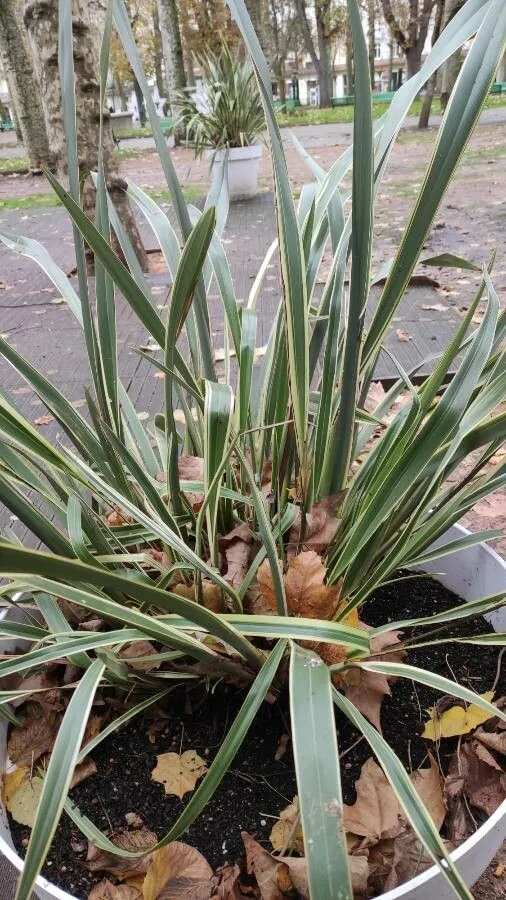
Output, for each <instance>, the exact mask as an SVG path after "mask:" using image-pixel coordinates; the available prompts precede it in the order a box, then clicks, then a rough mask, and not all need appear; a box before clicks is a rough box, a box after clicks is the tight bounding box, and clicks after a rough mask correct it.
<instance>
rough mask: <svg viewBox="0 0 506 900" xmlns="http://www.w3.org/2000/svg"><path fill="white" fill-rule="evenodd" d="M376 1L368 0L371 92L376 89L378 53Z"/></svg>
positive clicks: (368, 47) (368, 48)
mask: <svg viewBox="0 0 506 900" xmlns="http://www.w3.org/2000/svg"><path fill="white" fill-rule="evenodd" d="M375 24H376V0H367V50H368V55H369V77H370V79H371V90H374V87H375V77H374V76H375V66H374V60H375V58H376V57H375V52H376V34H375Z"/></svg>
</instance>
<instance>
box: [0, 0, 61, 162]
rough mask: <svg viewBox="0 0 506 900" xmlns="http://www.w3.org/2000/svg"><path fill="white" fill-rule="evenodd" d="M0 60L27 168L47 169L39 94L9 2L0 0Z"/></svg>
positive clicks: (46, 151)
mask: <svg viewBox="0 0 506 900" xmlns="http://www.w3.org/2000/svg"><path fill="white" fill-rule="evenodd" d="M0 59H1V62H2V67H3V70H4V72H5V73H6V75H7V77H8V84H9V93H10V97H11V102H12V105H13V107H14V111H15V118H16V123H17V126H18V128H19V130H20V132H21V138H22V141H23V145H24V148H25V151H26V154H27V156H28V164H29V166H30V169H31V170H32V171H37V170H39V169H40V167H41V165H45V166H49V167H51V157H50V153H49V143H48V139H47V134H46V126H45V122H44V115H43V112H42V107H41V104H40V96H39V95H40V91H39V88H38V85H37V83H36V80H35V75H34V71H33V66H32V62H31V59H30V55H29V52H28V48H27V45H26V43H25V38H24V36H23V33H22V31H21V29H20V27H19V15H18V11H17V9H15V8H14V3H13V0H0Z"/></svg>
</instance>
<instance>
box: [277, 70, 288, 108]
mask: <svg viewBox="0 0 506 900" xmlns="http://www.w3.org/2000/svg"><path fill="white" fill-rule="evenodd" d="M276 80H277V83H278V97H279V99H280V100H281V102H282V103H284V102H285V101H286V81H285V76H284V74H283V73H281V74H280V75H278V77H277V79H276Z"/></svg>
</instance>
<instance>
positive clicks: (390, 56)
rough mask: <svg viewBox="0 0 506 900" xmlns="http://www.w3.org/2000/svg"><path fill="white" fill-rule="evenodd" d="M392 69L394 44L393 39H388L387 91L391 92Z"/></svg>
mask: <svg viewBox="0 0 506 900" xmlns="http://www.w3.org/2000/svg"><path fill="white" fill-rule="evenodd" d="M393 68H394V42H393V39H392V38H390V43H389V45H388V70H387V73H388V90H389V91H392V90H393Z"/></svg>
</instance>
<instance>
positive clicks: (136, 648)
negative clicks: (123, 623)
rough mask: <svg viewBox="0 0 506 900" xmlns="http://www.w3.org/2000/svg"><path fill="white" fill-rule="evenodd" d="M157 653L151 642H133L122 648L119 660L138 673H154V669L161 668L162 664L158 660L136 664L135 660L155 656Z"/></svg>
mask: <svg viewBox="0 0 506 900" xmlns="http://www.w3.org/2000/svg"><path fill="white" fill-rule="evenodd" d="M156 652H157V651H156V650H155V648H154V647H153V644H152V643H151V641H132V642H131V643H130V644H126V645H125V646H124V647H122V648H121V650H120V652H119V658H120V659H122V660H124V661H125V662H126V663H127V665H129V666H130V668H131V669H135V671H136V672H152V671H153V669H159V668H160V665H161V664H160V663H159V662H157V661H156V660H153V662H152V663H151V662H135V661H134V660H135V658H136V657H138V656H153V655H154V654H156Z"/></svg>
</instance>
